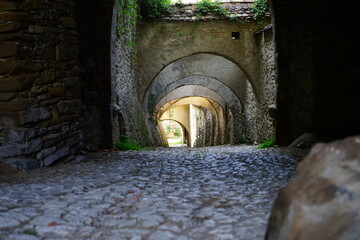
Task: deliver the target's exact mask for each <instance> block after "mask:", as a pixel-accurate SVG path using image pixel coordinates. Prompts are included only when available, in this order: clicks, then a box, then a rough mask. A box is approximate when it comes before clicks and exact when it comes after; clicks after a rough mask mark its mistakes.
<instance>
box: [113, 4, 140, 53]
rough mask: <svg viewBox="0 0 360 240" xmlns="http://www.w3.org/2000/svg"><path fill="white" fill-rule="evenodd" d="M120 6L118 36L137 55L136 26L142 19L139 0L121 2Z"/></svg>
mask: <svg viewBox="0 0 360 240" xmlns="http://www.w3.org/2000/svg"><path fill="white" fill-rule="evenodd" d="M118 4H119V6H118V12H117V26H116V35H117V37H118V38H121V39H123V40H124V42H125V46H126V47H127V48H128V49H129V50H130V51H131V52H132V53H133V54H134V55H135V42H136V35H137V28H136V25H137V22H138V20H139V18H140V15H139V5H138V0H119V3H118Z"/></svg>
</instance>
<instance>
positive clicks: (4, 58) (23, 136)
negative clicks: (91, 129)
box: [0, 0, 82, 168]
mask: <svg viewBox="0 0 360 240" xmlns="http://www.w3.org/2000/svg"><path fill="white" fill-rule="evenodd" d="M74 4H75V2H74V1H72V0H59V1H45V0H44V1H35V0H28V1H1V2H0V49H1V51H0V159H2V160H1V161H5V160H4V159H7V160H6V161H10V162H12V164H13V165H15V166H16V165H19V167H20V168H33V167H38V166H48V165H50V164H52V163H53V162H55V161H56V160H59V159H71V158H74V153H76V152H77V151H78V149H79V147H80V144H81V138H82V137H81V133H80V125H79V117H80V106H81V89H80V81H79V60H78V54H79V47H78V33H77V24H76V21H75V9H74ZM19 156H21V157H22V158H23V159H22V160H19V159H13V160H11V158H13V157H19ZM9 158H10V160H9ZM24 158H25V159H24Z"/></svg>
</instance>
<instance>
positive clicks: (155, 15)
mask: <svg viewBox="0 0 360 240" xmlns="http://www.w3.org/2000/svg"><path fill="white" fill-rule="evenodd" d="M170 4H171V0H143V1H141V3H140V9H141V16H142V17H143V19H144V20H150V21H154V20H159V19H161V18H162V17H163V16H164V15H167V14H170V13H171V11H172V7H171V6H170Z"/></svg>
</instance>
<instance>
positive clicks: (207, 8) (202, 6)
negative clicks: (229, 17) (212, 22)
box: [195, 0, 228, 16]
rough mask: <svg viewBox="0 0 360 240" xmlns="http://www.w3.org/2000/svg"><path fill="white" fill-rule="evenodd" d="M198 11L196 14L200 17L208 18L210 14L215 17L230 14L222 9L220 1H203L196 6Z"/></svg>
mask: <svg viewBox="0 0 360 240" xmlns="http://www.w3.org/2000/svg"><path fill="white" fill-rule="evenodd" d="M195 6H196V10H195V14H196V15H200V16H206V15H209V14H214V15H218V16H220V15H226V14H227V13H228V12H227V11H226V10H225V9H224V8H222V7H221V3H220V2H219V1H215V2H213V1H211V0H202V1H200V2H198V3H197V4H195Z"/></svg>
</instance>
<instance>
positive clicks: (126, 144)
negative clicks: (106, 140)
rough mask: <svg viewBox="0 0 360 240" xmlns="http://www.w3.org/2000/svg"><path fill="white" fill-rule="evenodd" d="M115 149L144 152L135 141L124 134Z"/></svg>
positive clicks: (116, 143)
mask: <svg viewBox="0 0 360 240" xmlns="http://www.w3.org/2000/svg"><path fill="white" fill-rule="evenodd" d="M115 147H116V148H117V149H119V150H137V151H140V150H143V149H142V148H141V147H140V146H139V145H138V144H137V143H136V142H135V141H133V140H131V139H129V138H128V136H126V135H122V134H121V135H120V136H119V138H118V139H117V140H116V142H115Z"/></svg>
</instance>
